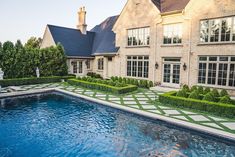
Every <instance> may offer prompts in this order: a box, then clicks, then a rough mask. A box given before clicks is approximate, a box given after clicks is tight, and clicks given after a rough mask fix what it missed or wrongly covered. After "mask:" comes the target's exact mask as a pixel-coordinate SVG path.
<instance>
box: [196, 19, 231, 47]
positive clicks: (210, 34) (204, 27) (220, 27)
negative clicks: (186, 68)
mask: <svg viewBox="0 0 235 157" xmlns="http://www.w3.org/2000/svg"><path fill="white" fill-rule="evenodd" d="M200 25H201V26H200V27H201V28H200V42H202V43H214V42H233V41H235V16H234V17H226V18H218V19H211V20H202V21H201V22H200Z"/></svg>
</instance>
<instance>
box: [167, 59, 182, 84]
mask: <svg viewBox="0 0 235 157" xmlns="http://www.w3.org/2000/svg"><path fill="white" fill-rule="evenodd" d="M177 61H178V60H177ZM179 61H180V60H179ZM163 85H165V86H169V87H179V85H180V62H172V63H171V62H165V63H163Z"/></svg>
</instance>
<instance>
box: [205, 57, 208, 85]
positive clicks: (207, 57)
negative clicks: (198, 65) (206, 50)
mask: <svg viewBox="0 0 235 157" xmlns="http://www.w3.org/2000/svg"><path fill="white" fill-rule="evenodd" d="M208 72H209V62H208V57H207V61H206V82H205V83H206V84H208Z"/></svg>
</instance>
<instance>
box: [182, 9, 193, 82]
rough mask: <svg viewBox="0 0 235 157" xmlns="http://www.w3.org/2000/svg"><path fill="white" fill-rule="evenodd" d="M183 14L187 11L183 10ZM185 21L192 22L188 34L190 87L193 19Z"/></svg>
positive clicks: (188, 77)
mask: <svg viewBox="0 0 235 157" xmlns="http://www.w3.org/2000/svg"><path fill="white" fill-rule="evenodd" d="M182 13H183V14H185V10H183V12H182ZM184 19H185V20H190V22H189V23H190V30H189V33H188V39H189V51H188V72H187V73H188V74H187V75H188V76H187V79H188V80H187V84H188V85H189V84H190V70H191V64H190V62H191V51H192V19H191V18H187V17H186V18H184Z"/></svg>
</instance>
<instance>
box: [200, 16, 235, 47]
mask: <svg viewBox="0 0 235 157" xmlns="http://www.w3.org/2000/svg"><path fill="white" fill-rule="evenodd" d="M227 18H231V19H232V21H231V22H232V24H231V32H230V41H221V29H222V20H223V19H227ZM212 20H220V28H219V41H216V42H211V21H212ZM234 20H235V16H229V17H221V18H215V19H207V20H201V21H200V25H199V28H200V29H199V34H200V35H199V43H200V44H218V43H219V44H220V43H221V44H224V43H235V41H234V40H233V33H234V32H233V28H234V25H235V23H234ZM202 21H208V22H209V30H208V31H209V32H208V42H203V41H201V22H202Z"/></svg>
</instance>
